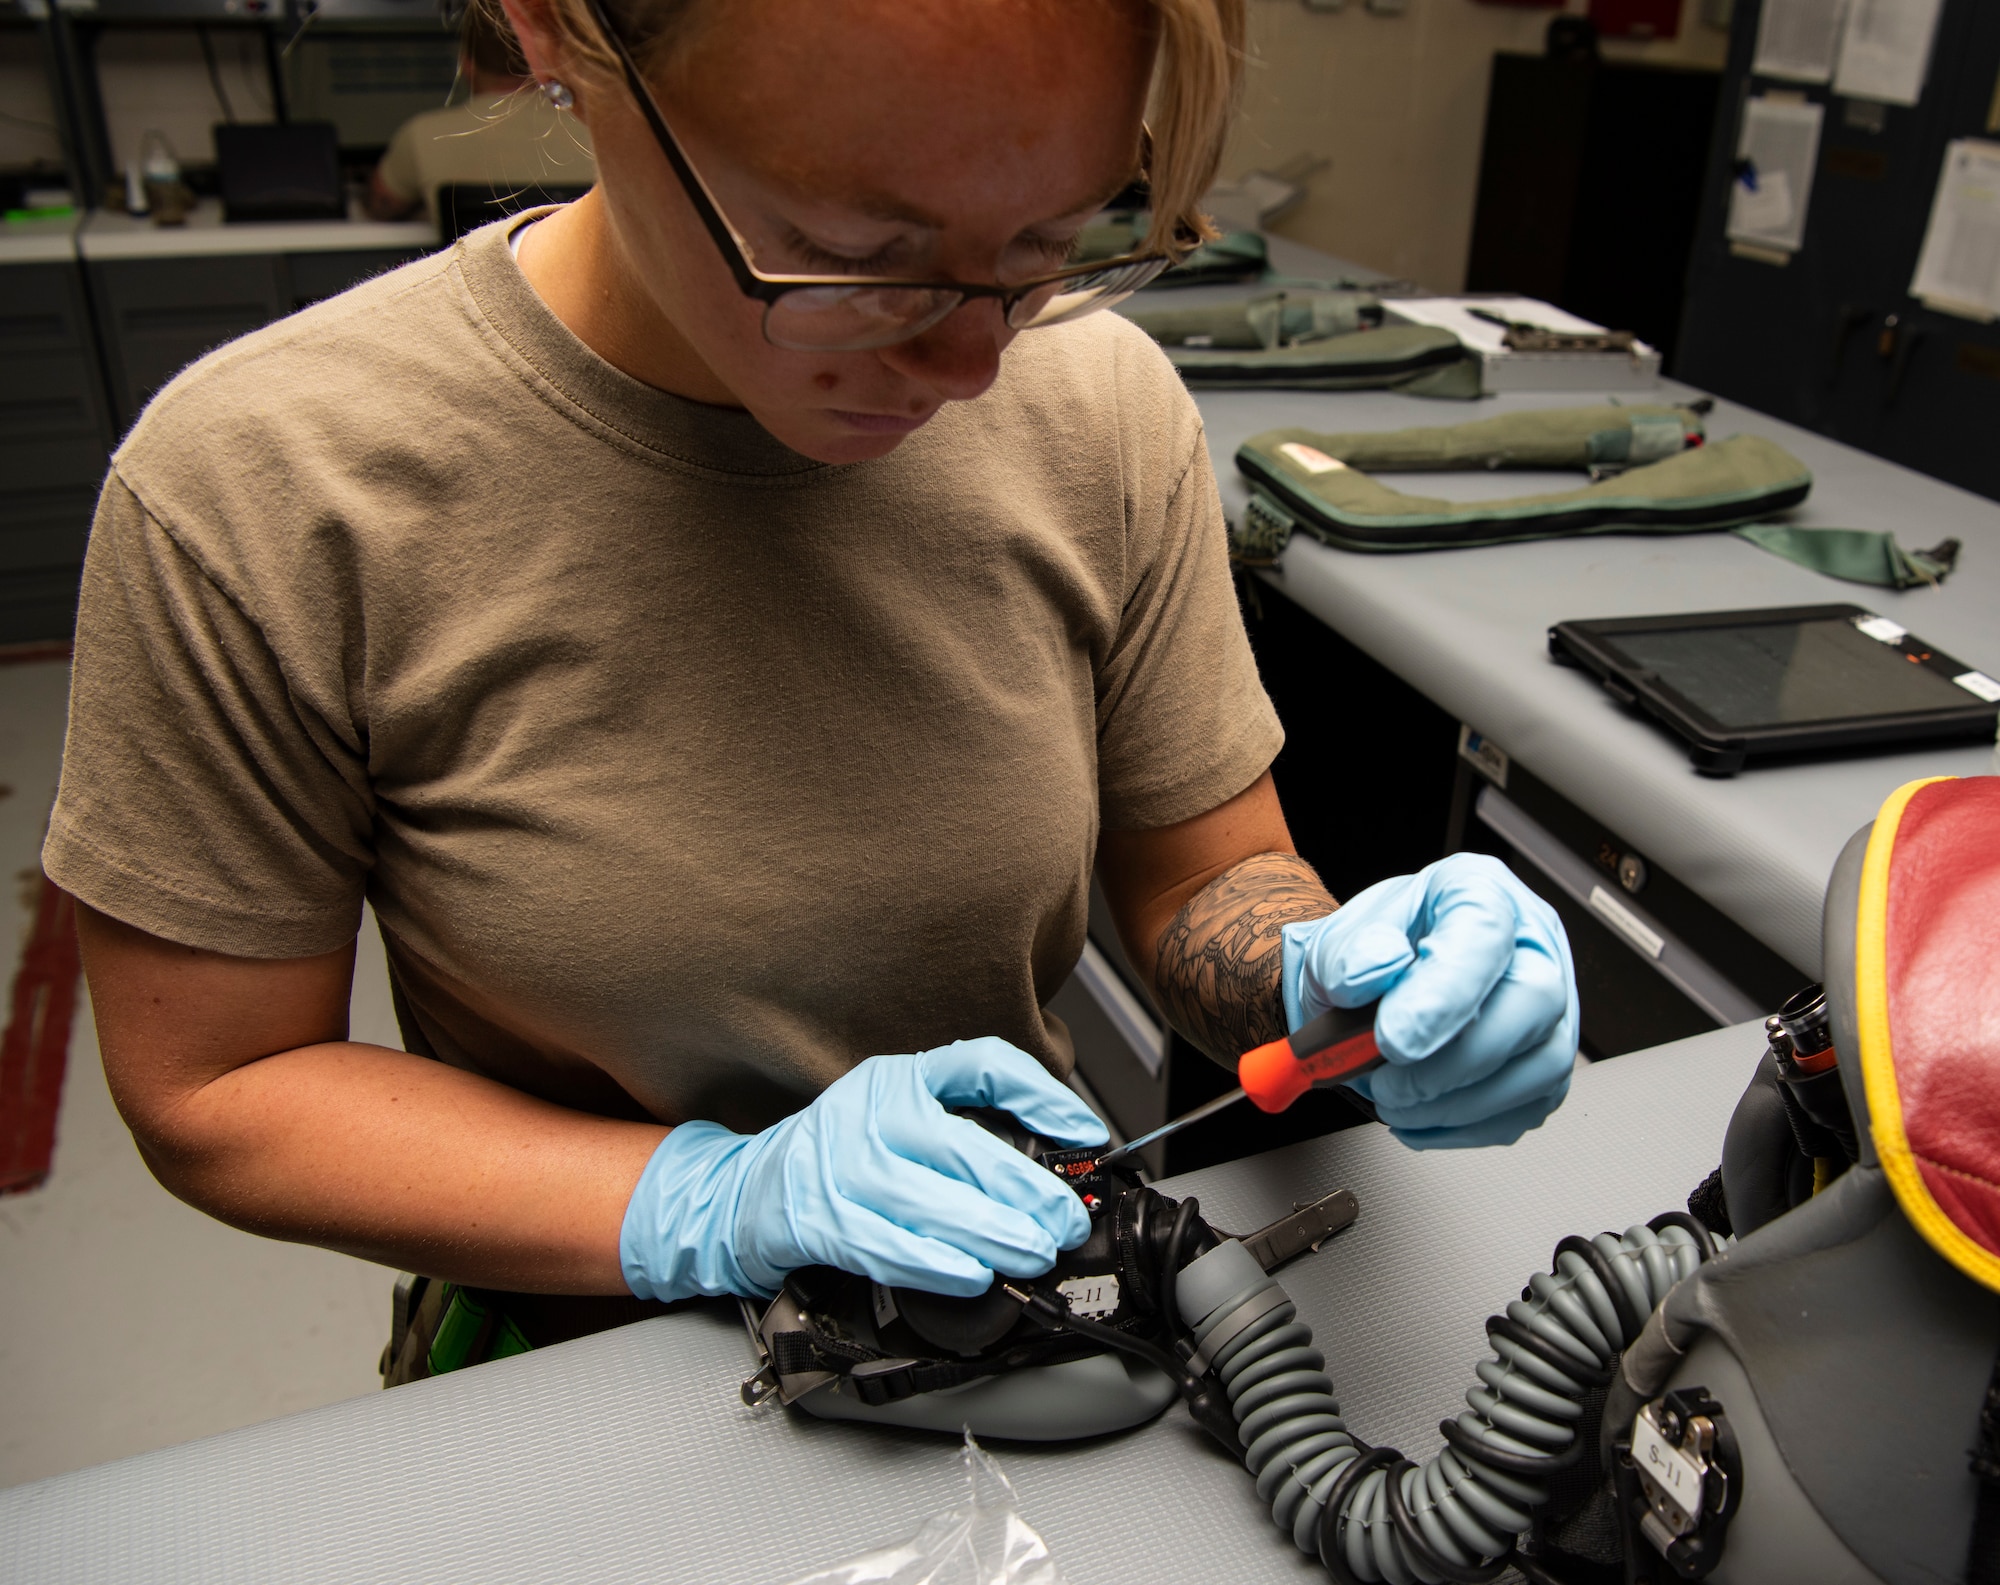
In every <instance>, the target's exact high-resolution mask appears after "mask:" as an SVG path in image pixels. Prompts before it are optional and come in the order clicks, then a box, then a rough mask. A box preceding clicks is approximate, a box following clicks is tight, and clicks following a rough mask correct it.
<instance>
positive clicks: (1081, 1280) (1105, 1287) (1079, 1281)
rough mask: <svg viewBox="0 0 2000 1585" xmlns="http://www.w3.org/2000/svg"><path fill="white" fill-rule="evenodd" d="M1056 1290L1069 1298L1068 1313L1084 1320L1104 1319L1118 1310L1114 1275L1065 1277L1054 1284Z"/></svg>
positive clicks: (1116, 1282) (1116, 1283)
mask: <svg viewBox="0 0 2000 1585" xmlns="http://www.w3.org/2000/svg"><path fill="white" fill-rule="evenodd" d="M1056 1292H1057V1293H1059V1294H1061V1295H1062V1296H1063V1297H1064V1298H1065V1299H1067V1300H1069V1309H1070V1314H1072V1315H1080V1316H1082V1317H1083V1318H1084V1320H1086V1321H1101V1320H1105V1319H1107V1318H1108V1317H1110V1316H1112V1315H1114V1314H1116V1313H1117V1310H1118V1279H1117V1278H1116V1277H1114V1276H1104V1277H1065V1278H1063V1280H1062V1281H1061V1282H1059V1283H1057V1284H1056Z"/></svg>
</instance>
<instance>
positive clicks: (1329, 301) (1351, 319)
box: [1119, 291, 1382, 352]
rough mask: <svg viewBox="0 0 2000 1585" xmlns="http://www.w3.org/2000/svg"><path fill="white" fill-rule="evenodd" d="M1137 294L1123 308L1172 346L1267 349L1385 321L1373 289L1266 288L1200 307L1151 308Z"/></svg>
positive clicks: (1250, 350)
mask: <svg viewBox="0 0 2000 1585" xmlns="http://www.w3.org/2000/svg"><path fill="white" fill-rule="evenodd" d="M1145 304H1146V299H1145V298H1143V297H1135V298H1133V299H1131V300H1130V301H1129V302H1128V303H1127V304H1126V305H1125V306H1124V307H1123V308H1122V309H1120V310H1119V311H1120V312H1121V313H1123V314H1124V315H1125V317H1126V318H1127V319H1129V320H1131V321H1132V323H1133V324H1135V325H1137V326H1138V327H1139V328H1140V329H1141V330H1143V331H1145V332H1146V334H1147V335H1149V336H1151V337H1152V338H1153V339H1154V340H1155V341H1157V342H1158V343H1159V344H1160V345H1161V346H1163V347H1166V348H1168V349H1169V350H1170V351H1171V350H1172V349H1173V348H1176V347H1186V348H1189V349H1190V350H1210V351H1216V352H1269V351H1271V350H1272V348H1274V347H1296V346H1301V345H1303V344H1305V343H1307V342H1313V341H1325V340H1327V339H1328V338H1329V337H1332V336H1345V335H1350V334H1352V333H1353V332H1354V331H1357V330H1372V329H1374V328H1375V327H1376V326H1377V325H1379V324H1381V323H1382V299H1381V298H1379V297H1377V296H1376V295H1375V294H1374V293H1373V292H1350V291H1325V292H1317V291H1306V292H1299V291H1288V292H1267V293H1265V294H1264V296H1262V297H1253V298H1251V299H1250V300H1249V301H1247V302H1242V303H1211V304H1208V305H1207V306H1205V307H1202V308H1150V307H1147V306H1145Z"/></svg>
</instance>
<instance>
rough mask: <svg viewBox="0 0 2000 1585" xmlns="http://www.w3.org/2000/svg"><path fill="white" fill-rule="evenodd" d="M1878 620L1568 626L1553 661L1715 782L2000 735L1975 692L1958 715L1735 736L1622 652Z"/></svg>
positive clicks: (1957, 666)
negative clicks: (1676, 744)
mask: <svg viewBox="0 0 2000 1585" xmlns="http://www.w3.org/2000/svg"><path fill="white" fill-rule="evenodd" d="M1873 616H1874V613H1873V612H1871V611H1868V610H1866V609H1864V608H1863V607H1861V606H1858V605H1792V606H1766V607H1760V608H1757V609H1754V610H1748V611H1704V612H1700V613H1697V614H1694V615H1679V616H1630V617H1613V618H1606V619H1602V620H1598V621H1575V622H1558V623H1556V625H1555V626H1554V627H1552V628H1550V629H1549V654H1550V656H1551V657H1552V658H1553V659H1554V660H1556V661H1557V662H1558V663H1559V664H1561V665H1565V666H1576V667H1579V668H1581V669H1582V670H1584V671H1588V672H1589V673H1591V675H1593V676H1594V677H1596V678H1597V680H1598V682H1599V683H1600V684H1602V685H1603V688H1604V691H1605V692H1606V693H1608V694H1610V695H1611V697H1612V698H1614V699H1616V700H1617V701H1618V702H1619V703H1620V704H1623V705H1626V706H1628V707H1630V708H1633V709H1636V710H1643V711H1644V712H1645V713H1646V714H1647V715H1650V716H1653V717H1654V718H1655V719H1657V720H1659V721H1661V722H1663V723H1664V724H1665V725H1666V726H1668V727H1669V728H1671V729H1672V730H1673V731H1674V732H1675V733H1676V734H1677V735H1679V736H1680V737H1681V738H1683V739H1684V740H1685V741H1686V743H1687V749H1688V758H1689V759H1691V760H1692V761H1693V762H1694V767H1695V769H1696V770H1698V771H1700V772H1702V773H1703V774H1705V775H1709V776H1734V775H1735V774H1736V773H1737V772H1738V771H1740V770H1741V769H1743V767H1744V765H1745V763H1746V762H1747V761H1748V760H1749V759H1751V758H1752V757H1761V756H1764V755H1775V754H1794V753H1804V752H1810V751H1812V750H1816V749H1843V748H1865V747H1879V746H1882V745H1886V744H1891V743H1911V742H1934V741H1937V740H1940V739H1950V738H1990V737H1992V736H1993V733H1994V727H1995V724H1996V720H2000V703H1994V702H1989V701H1985V700H1982V699H1981V698H1980V697H1978V696H1977V695H1976V694H1974V693H1971V692H1967V693H1966V695H1965V703H1964V704H1963V705H1961V706H1956V707H1953V706H1942V707H1937V708H1933V709H1927V710H1900V711H1893V712H1885V713H1881V714H1876V715H1857V716H1850V717H1847V718H1845V719H1824V718H1823V719H1819V720H1813V721H1803V722H1796V723H1779V724H1775V725H1769V726H1758V727H1738V728H1731V727H1728V726H1725V725H1723V724H1722V723H1721V722H1719V721H1717V720H1715V719H1714V718H1713V717H1712V716H1710V715H1708V714H1707V713H1706V712H1705V711H1703V710H1702V709H1700V708H1699V707H1698V706H1697V705H1695V704H1693V703H1692V702H1690V701H1689V700H1687V699H1685V698H1683V697H1682V696H1681V694H1679V693H1678V692H1677V691H1675V690H1674V689H1673V688H1671V687H1670V686H1668V685H1667V684H1666V683H1665V682H1664V681H1663V680H1662V679H1661V678H1660V677H1659V676H1657V675H1656V674H1655V673H1653V672H1651V671H1648V670H1646V669H1645V668H1643V667H1638V666H1634V665H1632V664H1630V663H1629V662H1628V661H1627V660H1626V659H1625V657H1624V656H1622V655H1620V654H1619V653H1618V652H1617V650H1616V649H1615V647H1614V645H1615V641H1616V639H1617V638H1618V636H1619V635H1620V634H1625V633H1660V632H1676V633H1683V632H1689V631H1692V630H1697V629H1701V628H1741V627H1749V626H1754V625H1756V624H1758V623H1767V622H1768V623H1771V624H1774V625H1777V624H1785V625H1792V624H1798V623H1804V622H1821V621H1827V620H1842V621H1849V622H1853V621H1857V620H1860V621H1866V620H1868V619H1870V618H1871V617H1873ZM1878 620H1879V619H1878ZM1899 631H1900V629H1899ZM1881 642H1882V643H1883V647H1884V648H1885V649H1889V650H1892V651H1894V652H1896V653H1898V654H1901V655H1902V656H1903V657H1904V658H1905V659H1906V660H1908V661H1909V662H1911V663H1912V664H1915V665H1919V666H1923V667H1925V668H1926V669H1928V670H1930V671H1933V672H1936V673H1937V674H1938V675H1939V676H1941V677H1943V678H1944V679H1945V680H1946V681H1948V682H1954V681H1956V680H1957V679H1958V678H1959V677H1961V676H1965V675H1967V674H1972V675H1979V674H1978V673H1977V672H1976V671H1975V669H1974V668H1973V667H1970V666H1967V665H1966V664H1965V663H1964V662H1963V661H1959V660H1955V659H1954V658H1953V657H1951V656H1950V655H1947V654H1945V653H1944V652H1943V651H1941V650H1938V649H1934V648H1932V647H1931V646H1930V645H1929V644H1926V643H1925V642H1924V641H1923V640H1922V639H1920V638H1918V637H1917V636H1916V635H1915V634H1914V633H1909V632H1903V633H1902V636H1901V637H1900V638H1897V639H1895V640H1893V641H1890V640H1882V641H1881Z"/></svg>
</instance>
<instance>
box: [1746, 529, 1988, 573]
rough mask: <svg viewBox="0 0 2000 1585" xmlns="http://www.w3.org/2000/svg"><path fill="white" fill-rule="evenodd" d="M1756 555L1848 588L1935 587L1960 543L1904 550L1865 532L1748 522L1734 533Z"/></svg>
mask: <svg viewBox="0 0 2000 1585" xmlns="http://www.w3.org/2000/svg"><path fill="white" fill-rule="evenodd" d="M1736 537H1737V538H1738V539H1747V540H1749V541H1750V543H1751V544H1753V545H1755V546H1757V547H1758V548H1759V549H1760V550H1768V551H1769V552H1770V553H1771V554H1772V555H1774V556H1783V557H1784V558H1785V560H1787V561H1794V562H1797V563H1798V564H1799V565H1800V566H1801V567H1810V568H1811V569H1812V570H1813V571H1814V572H1823V573H1825V574H1826V575H1827V576H1828V577H1829V578H1844V579H1845V580H1846V581H1847V582H1849V583H1867V584H1873V585H1874V586H1875V587H1876V588H1878V589H1912V588H1915V587H1916V586H1917V585H1918V584H1931V585H1936V584H1940V583H1942V582H1944V580H1945V575H1946V574H1947V573H1949V572H1950V571H1951V570H1952V569H1953V568H1954V567H1955V566H1957V565H1958V552H1959V548H1960V547H1959V542H1958V541H1957V540H1955V539H1947V540H1945V541H1943V542H1942V543H1940V544H1936V545H1933V546H1931V548H1930V549H1929V550H1905V549H1903V547H1902V546H1901V545H1899V544H1897V543H1896V536H1895V535H1894V534H1889V533H1884V532H1882V531H1880V530H1876V529H1865V528H1800V527H1796V526H1794V525H1793V524H1790V523H1752V524H1750V526H1749V527H1747V528H1739V529H1737V530H1736Z"/></svg>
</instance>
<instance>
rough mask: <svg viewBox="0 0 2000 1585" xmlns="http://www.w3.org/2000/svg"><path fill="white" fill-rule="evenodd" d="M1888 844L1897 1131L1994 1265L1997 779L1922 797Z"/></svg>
mask: <svg viewBox="0 0 2000 1585" xmlns="http://www.w3.org/2000/svg"><path fill="white" fill-rule="evenodd" d="M1894 841H1895V846H1894V848H1893V849H1892V850H1891V852H1890V855H1889V885H1888V915H1887V920H1886V924H1887V929H1886V942H1885V946H1886V951H1885V954H1884V967H1885V976H1884V978H1885V981H1886V990H1887V1001H1888V1015H1889V1034H1890V1041H1889V1047H1890V1050H1891V1052H1892V1053H1893V1064H1894V1073H1895V1086H1896V1091H1897V1094H1898V1096H1899V1097H1900V1099H1901V1102H1902V1122H1903V1132H1904V1135H1905V1137H1906V1138H1907V1140H1908V1142H1909V1151H1910V1155H1911V1156H1912V1157H1913V1158H1914V1160H1915V1163H1916V1166H1917V1170H1918V1172H1919V1173H1920V1175H1921V1177H1922V1180H1923V1185H1924V1187H1925V1188H1926V1189H1927V1190H1928V1191H1929V1194H1930V1198H1931V1199H1932V1200H1933V1201H1934V1202H1935V1203H1936V1206H1937V1208H1938V1209H1939V1210H1940V1211H1942V1212H1943V1213H1944V1215H1945V1216H1946V1217H1948V1218H1949V1219H1950V1221H1951V1223H1952V1225H1953V1226H1955V1227H1956V1228H1957V1229H1958V1231H1959V1232H1960V1233H1962V1234H1964V1235H1965V1237H1967V1238H1968V1239H1970V1240H1971V1241H1972V1242H1973V1243H1974V1244H1976V1245H1978V1246H1979V1247H1980V1248H1981V1249H1983V1250H1985V1251H1986V1252H1987V1253H1988V1254H1989V1255H1992V1256H1994V1257H1996V1258H2000V777H1995V776H1973V777H1966V778H1963V779H1958V780H1951V781H1938V782H1932V783H1931V784H1930V785H1928V786H1926V787H1921V788H1919V789H1918V790H1917V791H1916V792H1915V793H1914V794H1913V795H1912V796H1911V797H1910V799H1909V802H1908V803H1907V804H1906V805H1905V806H1904V808H1903V812H1902V819H1901V821H1900V823H1899V824H1898V825H1897V827H1896V831H1895V838H1894ZM1863 972H1864V973H1865V972H1866V969H1865V968H1864V969H1863ZM1905 1209H1906V1210H1907V1209H1909V1207H1908V1206H1906V1207H1905ZM1912 1220H1913V1221H1915V1222H1916V1223H1917V1225H1918V1226H1919V1228H1920V1230H1924V1231H1925V1233H1926V1236H1927V1237H1929V1236H1930V1235H1929V1230H1928V1229H1924V1228H1923V1222H1924V1218H1922V1217H1920V1216H1913V1217H1912ZM1931 1241H1932V1242H1933V1243H1936V1242H1937V1240H1936V1239H1935V1238H1933V1239H1932V1240H1931Z"/></svg>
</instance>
